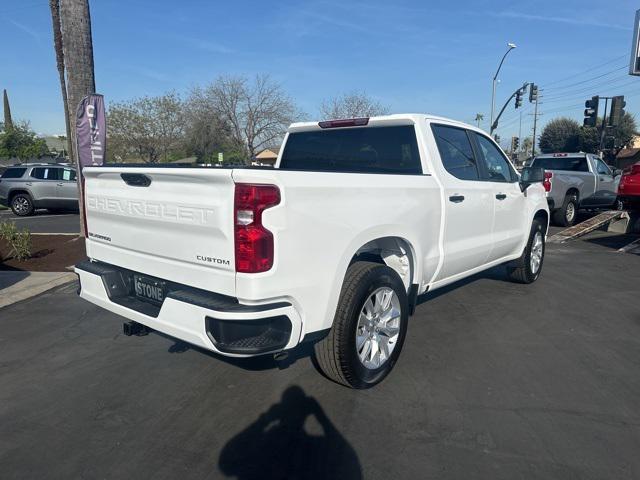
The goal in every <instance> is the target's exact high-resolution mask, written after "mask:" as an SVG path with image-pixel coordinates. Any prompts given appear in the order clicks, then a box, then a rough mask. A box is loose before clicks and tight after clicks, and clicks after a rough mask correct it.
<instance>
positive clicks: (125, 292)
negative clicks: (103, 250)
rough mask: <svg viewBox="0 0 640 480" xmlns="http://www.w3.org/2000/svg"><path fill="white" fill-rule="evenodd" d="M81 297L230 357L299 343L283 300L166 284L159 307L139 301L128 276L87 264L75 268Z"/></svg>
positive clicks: (296, 319)
mask: <svg viewBox="0 0 640 480" xmlns="http://www.w3.org/2000/svg"><path fill="white" fill-rule="evenodd" d="M75 272H76V273H77V274H78V277H79V280H80V289H79V291H78V293H79V295H80V297H82V298H84V299H85V300H88V301H90V302H91V303H94V304H96V305H98V306H100V307H102V308H105V309H107V310H109V311H111V312H114V313H117V314H118V315H121V316H123V317H125V318H128V319H130V320H133V321H135V322H138V323H141V324H143V325H146V326H147V327H149V328H152V329H154V330H157V331H160V332H163V333H166V334H167V335H170V336H172V337H176V338H179V339H181V340H184V341H186V342H189V343H192V344H194V345H197V346H199V347H201V348H205V349H207V350H211V351H213V352H217V353H220V354H222V355H227V356H233V357H247V356H254V355H261V354H265V353H272V352H278V351H281V350H286V349H290V348H293V347H295V346H296V345H297V344H298V343H299V341H300V332H301V330H302V321H301V318H300V315H299V314H298V312H297V311H296V310H295V308H294V307H293V306H292V305H291V303H289V302H287V301H270V302H269V303H266V302H265V303H260V302H258V303H256V304H252V305H244V304H240V303H239V302H238V300H237V299H236V298H233V297H228V296H223V295H219V294H216V293H212V292H206V291H204V290H199V289H195V288H192V287H188V286H186V285H181V284H176V283H172V282H167V294H166V297H165V299H164V301H163V302H162V304H161V305H156V304H152V303H148V302H145V301H143V300H140V299H138V298H137V297H136V296H135V295H134V293H133V274H134V273H137V272H132V271H130V270H127V269H124V268H120V267H117V266H114V265H110V264H106V263H102V262H91V261H86V262H82V263H79V264H78V265H76V267H75Z"/></svg>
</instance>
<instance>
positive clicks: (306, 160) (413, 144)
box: [280, 125, 422, 174]
mask: <svg viewBox="0 0 640 480" xmlns="http://www.w3.org/2000/svg"><path fill="white" fill-rule="evenodd" d="M280 168H281V169H283V170H311V171H320V172H352V173H398V174H421V173H422V165H421V163H420V154H419V152H418V144H417V141H416V132H415V129H414V127H413V126H411V125H406V126H404V125H403V126H397V127H363V128H340V129H326V130H314V131H312V132H294V133H290V134H289V137H288V139H287V143H286V144H285V146H284V152H282V161H281V162H280Z"/></svg>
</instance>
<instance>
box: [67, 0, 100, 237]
mask: <svg viewBox="0 0 640 480" xmlns="http://www.w3.org/2000/svg"><path fill="white" fill-rule="evenodd" d="M59 12H60V27H61V28H60V31H61V32H62V50H63V54H64V67H65V71H66V74H67V89H66V90H67V96H68V101H69V114H68V115H67V117H68V119H69V124H70V127H71V128H70V131H71V144H72V145H75V144H76V122H75V120H74V119H75V116H76V109H77V108H78V105H79V104H80V102H81V101H82V99H83V98H84V97H86V96H87V95H89V94H91V93H95V91H96V81H95V76H94V72H93V43H92V39H91V15H90V14H89V0H60V9H59ZM72 158H73V159H74V163H75V164H76V166H77V168H78V171H80V162H79V159H78V152H77V150H76V149H75V148H73V157H72ZM81 177H82V175H78V177H77V178H78V188H79V189H80V192H81V193H82V186H81ZM78 198H79V207H80V232H81V234H82V235H85V233H86V232H85V218H84V205H83V203H84V202H83V195H79V197H78Z"/></svg>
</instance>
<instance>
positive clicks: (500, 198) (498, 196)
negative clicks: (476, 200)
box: [496, 193, 507, 200]
mask: <svg viewBox="0 0 640 480" xmlns="http://www.w3.org/2000/svg"><path fill="white" fill-rule="evenodd" d="M496 198H497V199H498V200H504V199H505V198H507V194H506V193H498V194H497V195H496Z"/></svg>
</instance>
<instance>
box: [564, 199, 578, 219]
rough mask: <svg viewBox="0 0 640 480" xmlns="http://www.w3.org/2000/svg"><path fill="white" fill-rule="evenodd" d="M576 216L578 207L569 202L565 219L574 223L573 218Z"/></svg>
mask: <svg viewBox="0 0 640 480" xmlns="http://www.w3.org/2000/svg"><path fill="white" fill-rule="evenodd" d="M575 216H576V207H575V205H574V204H573V202H569V204H568V205H567V211H566V213H565V218H566V219H567V221H568V222H573V218H574V217H575Z"/></svg>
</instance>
